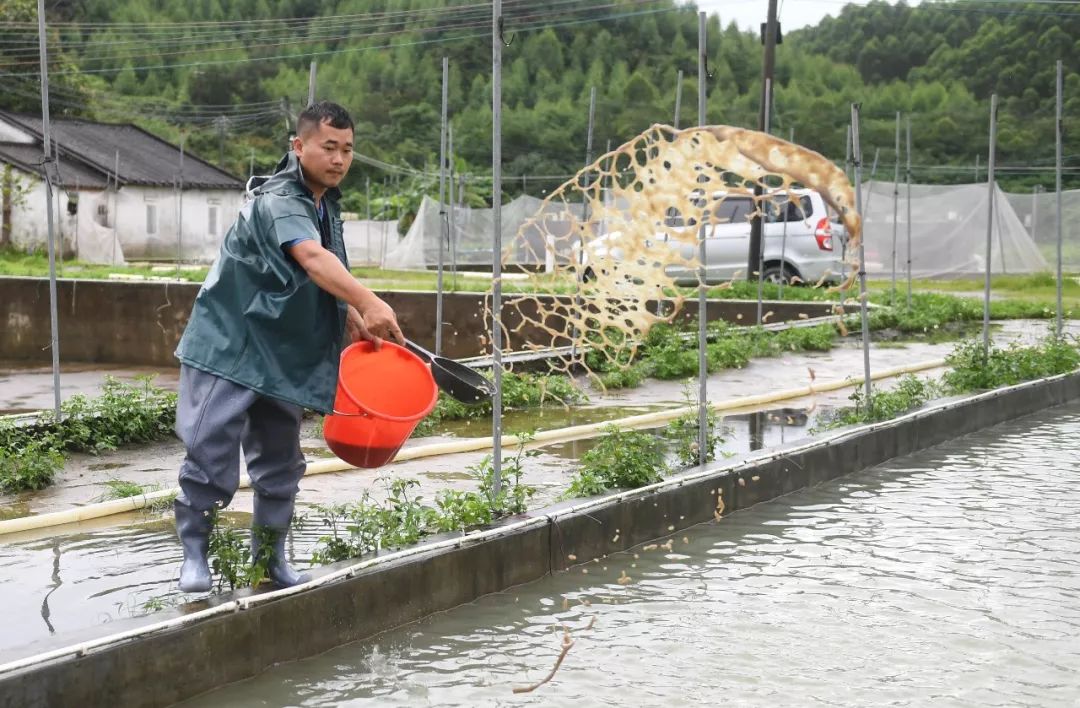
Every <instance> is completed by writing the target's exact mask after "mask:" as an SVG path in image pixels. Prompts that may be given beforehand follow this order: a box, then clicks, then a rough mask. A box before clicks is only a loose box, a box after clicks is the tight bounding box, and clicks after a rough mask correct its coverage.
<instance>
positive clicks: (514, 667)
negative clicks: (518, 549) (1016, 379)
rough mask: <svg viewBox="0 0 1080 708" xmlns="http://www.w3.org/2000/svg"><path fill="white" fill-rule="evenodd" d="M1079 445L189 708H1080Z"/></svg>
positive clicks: (932, 466) (865, 491)
mask: <svg viewBox="0 0 1080 708" xmlns="http://www.w3.org/2000/svg"><path fill="white" fill-rule="evenodd" d="M1078 439H1080V404H1076V405H1070V406H1066V407H1061V408H1056V409H1053V410H1049V411H1045V412H1043V413H1040V414H1038V415H1035V416H1030V417H1027V418H1024V419H1022V420H1019V421H1015V422H1012V423H1009V424H1005V425H1000V426H997V427H995V428H992V429H988V430H986V431H983V432H981V433H978V434H975V435H971V436H967V437H965V438H961V439H958V440H955V441H952V442H949V443H947V444H944V445H941V446H938V447H936V448H933V449H931V450H928V451H924V452H922V453H919V454H916V455H912V456H909V457H906V458H901V459H897V460H894V461H891V462H889V463H887V464H885V465H881V466H879V467H877V468H874V469H871V470H868V471H866V472H862V473H858V474H854V475H850V476H847V477H844V478H841V479H838V480H835V481H833V482H831V483H828V484H825V485H821V486H818V487H815V488H812V489H808V490H804V491H802V492H798V493H795V494H792V495H789V496H786V497H783V498H781V499H778V500H775V501H773V502H769V503H765V504H761V505H758V506H756V507H753V508H751V509H747V510H743V511H739V512H736V513H734V514H732V515H730V516H728V517H725V518H724V519H722V520H721V521H720V522H719V523H712V524H706V525H702V526H699V527H695V528H694V529H691V530H689V531H688V532H683V533H678V534H676V535H675V536H674V537H672V538H671V539H669V540H670V541H671V544H670V545H669V546H667V547H665V546H664V545H660V546H659V547H657V546H656V545H655V544H651V547H650V546H645V547H642V548H637V549H634V550H633V551H631V552H627V553H623V554H617V555H613V556H609V557H607V558H604V559H602V560H599V561H598V562H595V563H588V564H586V565H585V566H583V567H577V568H573V569H571V570H569V571H566V572H563V573H559V574H556V575H554V576H552V577H549V578H547V579H545V580H543V581H540V582H537V583H533V584H531V585H528V586H524V587H519V588H515V589H513V590H511V591H508V592H505V593H500V594H496V595H491V596H488V597H485V598H482V599H480V600H479V601H477V602H475V603H472V604H469V605H466V606H463V607H460V608H457V609H455V610H452V611H450V612H446V613H441V614H438V615H435V616H433V617H430V618H428V619H426V620H423V621H420V622H417V623H414V624H412V625H409V626H406V627H403V628H400V629H397V630H394V631H391V632H387V633H385V634H383V635H380V636H378V637H375V638H373V639H371V640H368V641H364V642H359V643H356V644H353V645H349V646H346V647H341V648H339V649H336V650H334V651H331V652H328V653H326V654H324V655H322V656H319V657H316V658H314V659H310V660H307V661H303V662H297V663H293V664H289V665H284V666H279V667H275V668H274V669H271V670H270V671H268V672H266V673H264V674H263V675H261V676H259V677H257V678H255V679H252V680H250V681H246V682H242V683H239V684H235V685H232V686H229V687H226V688H224V689H221V690H218V691H216V692H213V693H210V694H207V695H205V696H203V697H200V698H199V699H196V700H193V701H191V702H190V703H189V704H188V705H193V706H256V705H257V706H345V705H347V706H367V705H371V706H376V705H377V706H388V705H403V706H404V705H408V706H423V705H439V706H449V705H455V706H487V705H545V706H548V705H552V706H563V705H565V706H570V705H635V706H639V705H641V706H670V705H679V704H691V705H701V704H706V703H709V704H712V703H718V702H723V703H725V704H729V705H740V706H741V705H763V706H765V705H767V706H774V705H868V704H875V705H876V704H889V705H929V704H934V705H955V706H960V705H1010V706H1016V705H1031V706H1057V705H1061V706H1066V705H1069V706H1075V705H1076V704H1077V697H1078V696H1080V533H1078V530H1080V521H1078V519H1080V456H1078V455H1077V452H1076V450H1077V440H1078ZM586 571H587V572H586ZM564 636H569V638H570V639H571V641H572V642H573V645H572V647H571V649H570V650H569V652H568V653H567V655H566V658H565V661H564V662H563V664H562V665H561V667H560V668H559V670H558V671H557V672H556V674H555V676H554V678H553V679H552V681H551V682H550V683H548V684H546V685H542V686H540V687H539V688H537V689H536V690H535V692H532V693H521V694H515V693H513V688H514V687H525V686H528V685H530V684H534V683H536V682H538V681H540V680H541V679H543V678H544V677H545V676H546V675H547V674H548V673H549V672H550V671H551V669H552V667H553V666H554V665H555V662H556V659H557V657H558V655H559V653H560V648H561V646H562V643H563V641H564ZM284 640H286V638H283V641H284Z"/></svg>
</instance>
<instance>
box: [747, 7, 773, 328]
mask: <svg viewBox="0 0 1080 708" xmlns="http://www.w3.org/2000/svg"><path fill="white" fill-rule="evenodd" d="M775 65H776V0H769V8H768V16H767V17H766V21H765V52H764V56H763V60H762V63H761V109H760V110H759V111H758V130H760V131H761V132H763V133H768V132H769V128H770V126H769V120H770V119H771V116H770V114H769V108H770V103H771V102H772V101H771V91H772V79H773V71H774V69H775ZM764 193H765V190H764V188H763V187H762V185H761V183H760V182H759V183H757V184H755V185H754V207H755V209H754V216H753V217H751V219H750V253H749V254H748V257H747V267H746V279H747V280H751V279H753V277H754V272H755V271H757V275H758V278H760V277H761V258H762V256H761V253H762V251H764V250H765V249H764V247H763V244H762V238H761V232H762V225H761V209H760V207H761V195H762V194H764ZM760 310H761V307H760V306H759V307H758V311H759V312H760ZM758 322H759V323H760V317H759V318H758Z"/></svg>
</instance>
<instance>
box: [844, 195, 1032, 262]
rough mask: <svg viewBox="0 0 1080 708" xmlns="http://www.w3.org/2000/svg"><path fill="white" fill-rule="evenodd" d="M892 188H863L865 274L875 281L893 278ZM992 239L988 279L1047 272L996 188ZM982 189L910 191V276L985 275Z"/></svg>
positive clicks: (902, 257)
mask: <svg viewBox="0 0 1080 708" xmlns="http://www.w3.org/2000/svg"><path fill="white" fill-rule="evenodd" d="M893 190H894V183H892V182H876V181H875V182H868V183H866V184H864V185H863V205H864V206H863V234H864V237H865V243H866V270H867V273H868V274H870V275H871V276H874V277H889V276H891V274H892V243H893V199H894V194H893ZM994 195H995V196H994V227H993V231H992V233H991V256H990V260H991V262H990V271H991V272H992V273H1034V272H1040V271H1046V270H1049V269H1050V266H1049V264H1048V263H1047V261H1046V259H1045V258H1044V257H1043V255H1042V254H1041V253H1040V251H1039V247H1038V246H1037V245H1036V243H1035V241H1034V240H1032V238H1031V236H1030V234H1029V233H1028V230H1027V229H1026V228H1024V224H1023V222H1022V221H1021V219H1020V217H1019V216H1017V213H1016V211H1015V210H1014V209H1013V206H1012V202H1011V201H1010V200H1009V199H1008V198H1007V196H1006V195H1005V193H1004V192H1002V191H1001V189H1000V188H998V187H995V192H994ZM988 197H989V194H988V189H987V185H986V184H982V183H980V184H960V185H914V184H913V185H912V186H911V272H912V276H913V277H916V278H937V277H947V276H950V275H963V274H974V273H983V272H985V268H986V266H985V260H986V220H987V218H988V209H987V199H988ZM896 213H897V229H896V273H897V277H898V278H900V277H903V275H904V274H906V262H907V213H908V212H907V186H906V185H905V184H902V183H901V184H900V185H899V200H898V204H897V209H896Z"/></svg>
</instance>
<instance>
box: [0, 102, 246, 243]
mask: <svg viewBox="0 0 1080 708" xmlns="http://www.w3.org/2000/svg"><path fill="white" fill-rule="evenodd" d="M50 124H51V128H52V140H53V146H54V153H55V154H56V155H57V175H56V176H55V177H54V179H53V191H54V196H55V200H56V203H55V205H54V209H55V217H54V218H55V221H54V224H55V228H56V233H57V234H58V235H59V238H61V239H62V243H63V248H64V252H65V253H67V254H74V255H75V256H76V257H77V258H79V259H80V260H83V261H87V262H92V263H121V262H123V261H124V259H125V258H129V259H168V260H175V259H176V257H177V254H178V253H180V254H181V258H182V259H183V260H185V261H192V262H210V261H212V260H213V259H214V258H215V257H216V256H217V251H218V247H219V246H220V244H221V239H222V237H223V236H224V235H225V231H226V230H227V229H228V227H229V226H230V224H231V223H232V221H233V220H234V219H235V218H236V214H237V211H238V210H239V209H240V206H241V204H242V203H243V199H244V191H243V186H244V185H243V182H242V181H241V180H239V179H237V178H236V177H234V176H232V175H230V174H229V173H227V172H225V171H224V170H221V169H219V168H217V167H214V166H213V165H211V164H210V163H208V162H205V161H203V160H200V159H199V158H197V157H194V156H192V155H190V154H186V155H183V156H181V151H180V148H178V147H177V146H175V145H172V144H171V143H169V142H166V141H165V140H162V139H161V138H158V137H156V136H154V135H152V134H151V133H148V132H146V131H145V130H143V129H141V128H139V127H137V126H135V125H132V124H130V123H124V124H113V123H97V122H94V121H89V120H81V119H75V120H71V119H59V120H53V121H51V123H50ZM43 144H44V143H43V137H42V126H41V118H40V117H37V116H28V115H20V114H15V113H8V112H6V111H0V200H2V204H0V211H2V228H3V231H2V232H0V244H7V243H10V244H12V245H14V246H15V247H17V248H22V249H26V250H30V249H35V248H37V249H45V248H46V247H47V241H48V222H47V220H46V216H47V215H46V212H45V202H46V196H45V182H44V171H43V168H42V162H43V159H44V149H43ZM59 242H60V241H58V243H59Z"/></svg>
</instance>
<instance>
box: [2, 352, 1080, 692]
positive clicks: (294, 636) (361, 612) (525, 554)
mask: <svg viewBox="0 0 1080 708" xmlns="http://www.w3.org/2000/svg"><path fill="white" fill-rule="evenodd" d="M1078 398H1080V372H1073V373H1069V374H1064V375H1061V376H1055V377H1051V378H1047V379H1040V380H1037V381H1031V382H1026V383H1022V384H1018V385H1016V386H1010V387H1007V388H1001V389H996V390H993V391H988V392H985V393H981V394H976V395H973V396H966V397H962V398H956V399H950V400H946V401H943V402H938V403H935V404H932V405H930V406H928V407H926V408H924V409H921V410H918V411H915V412H913V413H909V414H907V415H904V416H902V417H900V418H896V419H894V420H890V421H885V422H882V423H875V424H871V425H864V426H859V427H854V428H847V429H842V430H839V431H837V432H835V433H833V434H831V435H828V436H826V437H822V438H816V439H814V440H813V441H811V442H807V443H795V444H792V445H788V446H785V447H783V448H779V449H773V450H770V451H768V452H767V453H764V454H761V455H758V456H754V457H751V458H748V459H743V460H737V461H732V460H725V461H722V462H719V463H715V464H712V465H709V466H706V467H705V468H703V469H697V470H691V471H689V472H686V473H683V474H681V475H679V476H676V477H671V478H669V479H666V480H664V481H662V482H659V483H657V484H653V485H650V486H648V487H643V488H640V489H635V490H629V491H625V492H620V493H616V494H612V495H608V496H604V497H599V498H596V499H590V500H585V501H582V500H574V501H570V502H565V503H561V504H556V505H553V506H549V507H547V508H544V509H540V510H537V511H535V512H531V513H529V514H526V515H523V516H520V517H515V518H513V519H509V520H506V521H504V522H503V523H501V524H499V525H497V526H495V527H493V528H490V529H485V530H483V531H478V532H474V533H469V534H465V535H461V534H455V535H452V536H447V535H444V536H441V537H437V538H435V539H432V540H430V541H428V542H426V543H422V544H419V545H417V546H414V547H410V548H407V549H404V550H401V551H397V552H393V553H386V554H382V555H379V556H376V557H374V558H370V559H367V560H363V561H360V562H352V561H350V562H343V563H339V564H335V565H333V566H328V568H327V569H325V570H324V571H323V574H322V575H320V576H319V577H317V578H315V579H314V580H312V581H311V582H310V583H307V584H305V585H302V586H298V587H295V588H289V589H284V590H277V591H272V592H264V593H258V594H253V595H247V596H244V597H237V596H234V598H235V599H229V600H226V601H224V602H221V603H220V604H217V605H216V606H214V607H210V608H208V609H204V610H201V611H198V612H194V613H190V614H183V615H177V616H173V617H171V618H168V619H164V620H163V621H160V622H157V623H154V624H150V625H145V624H143V625H142V626H136V627H133V628H132V629H130V630H128V631H125V632H120V633H114V634H111V635H109V636H106V637H101V638H99V639H94V640H91V641H88V642H84V643H82V644H77V645H72V646H68V647H64V648H62V649H58V650H55V651H49V652H46V653H42V654H38V655H35V656H30V657H27V658H25V659H20V660H17V661H13V662H10V663H8V664H5V665H2V666H0V706H12V707H14V706H19V707H24V706H54V705H55V706H67V705H116V704H119V705H124V706H164V705H170V704H173V703H176V702H178V701H181V700H184V699H187V698H190V697H193V696H196V695H199V694H201V693H205V692H207V691H210V690H213V689H215V688H218V687H220V686H223V685H226V684H228V683H232V682H235V681H240V680H243V679H246V678H250V677H253V676H256V675H258V674H259V673H261V672H262V671H265V670H266V669H268V668H270V667H272V666H274V665H275V664H279V663H283V662H289V661H296V660H300V659H304V658H308V657H311V656H315V655H317V654H320V653H322V652H325V651H327V650H329V649H332V648H335V647H338V646H341V645H344V644H348V643H351V642H355V641H359V640H362V639H365V638H368V637H371V636H373V635H376V634H378V633H380V632H383V631H386V630H389V629H393V628H395V627H399V626H401V625H404V624H408V623H410V622H413V621H416V620H419V619H422V618H423V617H426V616H428V615H430V614H432V613H435V612H439V611H444V610H449V609H452V608H454V607H457V606H458V605H461V604H464V603H467V602H471V601H473V600H476V599H477V598H479V597H482V596H483V595H487V594H491V593H495V592H501V591H504V590H507V589H508V588H511V587H514V586H517V585H522V584H525V583H529V582H532V581H535V580H539V579H541V578H543V577H545V576H547V575H549V574H551V573H554V572H558V571H562V570H566V569H567V568H570V567H572V566H574V565H579V564H582V563H585V562H590V561H592V560H593V559H594V558H601V557H604V556H606V555H609V554H612V553H617V552H620V551H626V550H628V549H631V548H633V547H635V546H638V545H641V544H644V543H648V542H652V541H657V540H658V539H663V538H665V537H668V536H671V535H673V534H676V533H679V532H681V531H682V530H684V529H686V528H689V527H691V526H695V525H697V524H700V523H703V522H707V521H713V520H716V519H718V518H720V517H722V516H723V515H725V514H729V513H731V512H733V511H736V510H738V509H744V508H747V507H749V506H753V505H754V504H757V503H760V502H763V501H768V500H770V499H775V498H777V497H779V496H782V495H784V494H788V493H790V492H793V491H796V490H799V489H802V488H805V487H809V486H813V485H816V484H820V483H822V482H826V481H828V480H831V479H834V478H836V477H839V476H842V475H846V474H850V473H852V472H857V471H860V470H864V469H867V468H870V467H873V466H875V465H878V464H881V463H883V462H886V461H888V460H890V459H893V458H895V457H901V456H904V455H908V454H911V453H914V452H918V451H920V450H924V449H926V448H929V447H932V446H934V445H937V444H940V443H943V442H945V441H948V440H950V439H953V438H956V437H960V436H962V435H966V434H969V433H973V432H976V431H978V430H981V429H983V428H987V427H990V426H993V425H997V424H999V423H1003V422H1006V421H1009V420H1012V419H1015V418H1019V417H1022V416H1025V415H1029V414H1032V413H1035V412H1038V411H1040V410H1043V409H1046V408H1050V407H1053V406H1058V405H1062V404H1064V403H1068V402H1070V401H1073V400H1076V399H1078Z"/></svg>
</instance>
